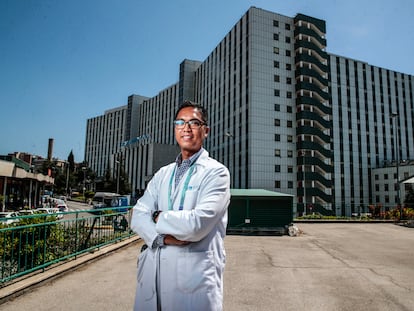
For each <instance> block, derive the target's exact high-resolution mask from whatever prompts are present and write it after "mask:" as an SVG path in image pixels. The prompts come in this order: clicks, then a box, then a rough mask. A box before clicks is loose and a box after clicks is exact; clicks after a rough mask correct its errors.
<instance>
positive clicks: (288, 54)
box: [278, 50, 291, 56]
mask: <svg viewBox="0 0 414 311" xmlns="http://www.w3.org/2000/svg"><path fill="white" fill-rule="evenodd" d="M278 54H279V53H278ZM290 55H291V53H290V50H286V56H290Z"/></svg>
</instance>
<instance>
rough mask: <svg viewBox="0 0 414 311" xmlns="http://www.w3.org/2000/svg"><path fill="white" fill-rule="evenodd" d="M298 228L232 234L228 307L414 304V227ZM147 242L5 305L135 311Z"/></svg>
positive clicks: (263, 310)
mask: <svg viewBox="0 0 414 311" xmlns="http://www.w3.org/2000/svg"><path fill="white" fill-rule="evenodd" d="M298 227H299V229H301V230H302V231H303V234H301V235H300V236H297V237H289V236H236V235H231V236H227V237H226V240H225V243H226V251H227V264H226V270H225V284H224V310H225V311H244V310H245V311H251V310H260V311H267V310H269V311H275V310H276V311H277V310H283V311H285V310H295V311H298V310H299V311H301V310H306V311H308V310H311V311H312V310H318V311H325V310H326V311H332V310H350V311H351V310H352V311H355V310H356V311H359V310H361V311H362V310H364V311H366V310H375V311H378V310H379V311H382V310H384V311H385V310H413V309H412V307H413V305H414V295H413V291H414V262H413V258H414V247H413V245H414V230H413V229H412V228H407V227H402V226H397V225H394V224H341V223H340V224H308V223H306V224H298ZM140 243H141V242H136V241H135V242H133V243H131V244H130V245H129V246H125V247H122V248H119V249H118V250H115V251H114V252H112V253H110V254H108V255H107V256H102V257H101V259H100V260H96V261H92V262H89V263H88V264H84V265H83V266H81V267H80V268H78V269H76V270H72V271H71V272H70V273H65V274H64V275H63V276H62V277H59V278H54V279H52V281H50V282H44V283H42V284H41V286H38V287H36V288H34V289H30V290H28V291H26V292H25V293H24V294H23V295H20V296H18V297H15V298H13V299H11V300H9V301H7V302H5V303H3V304H0V310H8V311H14V310H16V311H25V310H28V311H29V310H30V311H32V310H39V311H46V310H63V311H71V310H73V311H75V310H76V311H78V310H92V311H95V310H96V311H98V310H100V311H101V310H108V311H109V310H117V311H118V310H132V306H133V300H134V294H135V286H136V276H135V275H136V258H137V255H138V252H139V248H140ZM2 290H3V289H2Z"/></svg>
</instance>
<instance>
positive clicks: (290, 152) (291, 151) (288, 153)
mask: <svg viewBox="0 0 414 311" xmlns="http://www.w3.org/2000/svg"><path fill="white" fill-rule="evenodd" d="M287 156H288V158H293V150H288V151H287Z"/></svg>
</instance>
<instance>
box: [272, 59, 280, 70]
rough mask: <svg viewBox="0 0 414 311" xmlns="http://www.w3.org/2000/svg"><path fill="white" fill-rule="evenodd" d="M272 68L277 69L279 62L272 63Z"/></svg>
mask: <svg viewBox="0 0 414 311" xmlns="http://www.w3.org/2000/svg"><path fill="white" fill-rule="evenodd" d="M273 67H275V68H279V62H278V61H276V60H275V61H273Z"/></svg>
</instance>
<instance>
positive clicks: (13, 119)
mask: <svg viewBox="0 0 414 311" xmlns="http://www.w3.org/2000/svg"><path fill="white" fill-rule="evenodd" d="M250 6H256V7H258V8H262V9H265V10H269V11H273V12H276V13H279V14H283V15H286V16H289V17H294V16H295V15H296V14H297V13H303V14H307V15H310V16H313V17H316V18H320V19H324V20H325V21H326V23H327V42H328V44H327V51H328V52H329V53H334V54H339V55H342V56H346V57H349V58H354V59H357V60H361V61H366V62H368V63H369V64H372V65H375V66H380V67H384V68H387V69H391V70H395V71H399V72H403V73H408V74H412V75H414V57H413V56H412V51H413V50H414V35H413V34H412V31H413V29H414V19H413V18H412V16H411V15H412V13H413V12H414V2H413V1H412V0H394V1H389V0H376V1H360V0H359V1H355V0H348V1H343V0H297V1H295V0H290V1H289V0H266V1H265V0H262V1H248V0H199V1H197V0H151V1H148V0H122V1H118V0H70V1H64V0H1V1H0V107H1V108H0V109H1V112H0V126H1V130H0V154H7V153H10V152H14V151H22V152H29V153H33V154H36V155H40V156H43V157H46V155H47V144H48V139H49V138H53V139H54V149H53V156H54V157H57V158H60V159H66V158H67V156H68V154H69V153H70V151H71V150H73V152H74V155H75V161H76V162H81V161H82V160H83V158H84V145H85V131H86V121H87V119H88V118H92V117H95V116H98V115H102V114H103V113H104V111H105V110H107V109H111V108H114V107H118V106H122V105H125V104H126V103H127V98H128V96H129V95H131V94H139V95H144V96H149V97H151V96H155V95H156V94H157V93H158V92H159V91H160V90H162V89H164V88H166V87H168V86H170V85H172V84H174V83H176V82H177V80H178V72H179V64H180V62H181V61H182V60H184V59H185V58H187V59H194V60H200V61H203V60H204V59H205V58H206V57H207V56H208V55H209V54H210V52H211V51H212V50H213V49H214V48H215V47H216V46H217V44H218V43H219V42H220V41H221V40H222V39H223V38H224V36H225V35H226V34H227V32H228V31H229V30H230V29H231V28H232V27H233V25H234V24H235V23H236V22H237V21H238V20H239V19H240V17H241V16H242V15H243V14H244V13H245V12H246V11H247V10H248V8H249V7H250Z"/></svg>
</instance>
